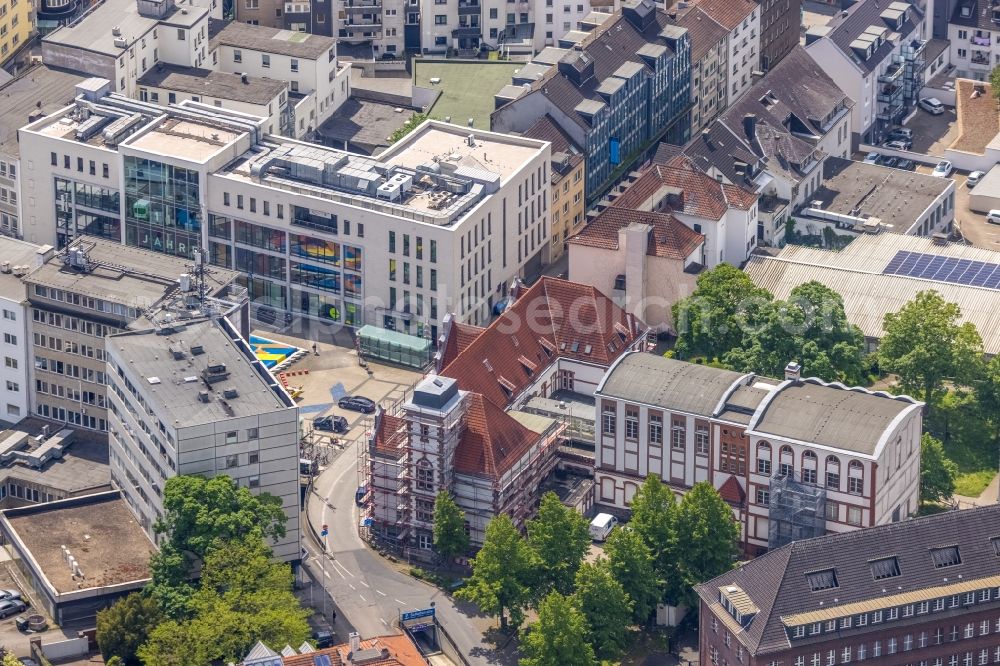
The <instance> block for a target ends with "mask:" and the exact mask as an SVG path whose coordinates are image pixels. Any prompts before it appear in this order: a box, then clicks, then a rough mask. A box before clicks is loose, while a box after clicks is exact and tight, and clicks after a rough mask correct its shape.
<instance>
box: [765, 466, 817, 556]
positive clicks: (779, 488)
mask: <svg viewBox="0 0 1000 666" xmlns="http://www.w3.org/2000/svg"><path fill="white" fill-rule="evenodd" d="M768 509H769V513H768V532H767V547H768V548H769V549H771V550H773V549H775V548H780V547H781V546H784V545H785V544H786V543H790V542H792V541H799V540H801V539H811V538H812V537H818V536H822V535H823V534H825V533H826V491H825V490H823V489H822V488H821V487H819V486H817V485H816V484H813V483H802V482H800V481H796V480H795V479H794V478H793V477H792V476H791V475H790V474H778V475H775V476H773V477H772V478H771V499H770V503H769V505H768Z"/></svg>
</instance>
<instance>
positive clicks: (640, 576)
mask: <svg viewBox="0 0 1000 666" xmlns="http://www.w3.org/2000/svg"><path fill="white" fill-rule="evenodd" d="M604 554H605V555H607V556H608V567H609V568H610V569H611V573H612V575H614V577H615V580H617V581H618V582H619V583H621V586H622V588H623V589H624V590H625V593H626V594H628V596H629V599H630V600H631V601H632V619H633V620H635V622H637V623H638V624H645V623H646V622H647V621H649V617H650V615H652V614H653V611H654V610H655V609H656V604H658V603H659V602H660V600H661V599H662V598H663V590H662V589H661V581H659V580H657V578H656V572H655V571H654V570H653V556H652V555H651V554H650V553H649V548H647V547H646V544H645V543H643V541H642V537H640V536H639V534H638V533H637V532H636V531H635V530H634V529H628V530H624V529H617V530H612V532H611V534H610V536H608V540H607V541H605V542H604Z"/></svg>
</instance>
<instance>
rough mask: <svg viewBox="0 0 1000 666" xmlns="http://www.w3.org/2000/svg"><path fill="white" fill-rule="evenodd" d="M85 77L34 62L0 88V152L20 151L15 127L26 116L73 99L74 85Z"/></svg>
mask: <svg viewBox="0 0 1000 666" xmlns="http://www.w3.org/2000/svg"><path fill="white" fill-rule="evenodd" d="M86 78H87V76H86V75H83V74H76V73H73V72H67V71H65V70H62V69H55V68H53V67H49V66H47V65H36V66H34V67H31V68H29V69H27V70H25V71H23V72H22V73H21V74H20V75H19V76H18V77H17V78H15V79H13V80H11V81H9V82H7V83H6V84H5V85H4V86H3V87H0V152H3V153H4V154H6V155H14V156H17V155H19V154H20V144H19V143H18V141H17V130H18V129H20V128H21V127H23V126H24V125H25V124H27V122H28V116H30V115H31V114H33V113H36V112H40V113H42V114H44V115H51V114H53V113H55V112H56V111H58V110H59V109H62V108H64V107H66V106H68V105H69V104H71V103H72V102H73V98H74V97H76V84H78V83H80V82H81V81H83V80H84V79H86Z"/></svg>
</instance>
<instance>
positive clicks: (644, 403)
mask: <svg viewBox="0 0 1000 666" xmlns="http://www.w3.org/2000/svg"><path fill="white" fill-rule="evenodd" d="M595 399H596V402H597V404H596V418H597V419H598V421H599V423H600V427H599V432H598V435H597V458H596V461H595V484H596V492H597V498H596V501H597V503H598V504H600V505H603V506H605V507H607V508H609V509H611V510H613V511H617V512H627V511H628V504H629V502H630V501H631V499H632V497H633V496H634V494H635V491H636V490H637V489H638V487H639V486H640V485H641V484H642V482H643V480H644V479H645V478H646V476H647V475H650V474H657V475H659V476H660V478H661V479H662V480H663V482H664V483H665V484H667V485H668V486H669V487H670V488H671V489H672V490H673V491H674V492H675V493H677V494H678V495H680V494H682V493H684V492H686V491H687V490H688V489H690V488H691V486H693V485H694V484H695V483H698V482H701V481H707V482H709V483H711V484H712V485H713V486H714V487H715V488H716V489H718V490H719V492H720V494H721V495H722V497H723V499H725V500H726V501H727V502H728V503H729V504H730V505H731V506H732V507H733V511H734V514H735V515H736V517H737V519H738V520H739V522H740V524H741V527H742V531H743V546H744V549H745V550H746V551H747V552H750V553H758V552H761V551H762V550H764V549H766V548H775V547H778V546H780V545H783V544H784V543H787V542H788V541H791V540H798V539H803V538H808V537H810V536H820V535H823V534H826V533H827V532H846V531H850V530H854V529H859V528H862V527H871V526H874V525H882V524H885V523H889V522H898V521H900V520H905V519H906V518H907V517H908V516H911V515H913V514H914V513H915V512H916V510H917V508H918V505H919V498H918V494H919V487H920V436H921V418H922V417H921V409H922V406H923V404H922V403H920V402H917V401H916V400H913V399H912V398H909V397H906V396H894V395H890V394H888V393H884V392H879V391H876V392H872V391H868V390H865V389H861V388H846V387H844V386H843V385H840V384H827V383H824V382H822V381H820V380H818V379H815V378H810V379H802V378H800V377H799V376H798V366H797V365H795V364H790V365H789V368H788V370H786V378H785V380H784V381H779V380H775V379H769V378H767V377H760V376H757V375H754V374H740V373H737V372H732V371H730V370H720V369H717V368H710V367H707V366H704V365H698V364H692V363H684V362H681V361H675V360H672V359H667V358H664V357H662V356H657V355H652V354H642V353H633V354H628V355H626V356H623V357H622V358H621V359H619V360H618V361H617V362H616V363H615V364H614V365H612V366H611V368H610V369H609V370H608V372H607V374H606V375H605V376H604V379H603V380H602V381H601V383H600V385H599V386H598V387H597V391H596V393H595Z"/></svg>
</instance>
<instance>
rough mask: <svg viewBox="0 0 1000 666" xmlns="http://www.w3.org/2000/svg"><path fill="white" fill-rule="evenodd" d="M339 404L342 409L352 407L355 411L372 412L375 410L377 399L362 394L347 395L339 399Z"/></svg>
mask: <svg viewBox="0 0 1000 666" xmlns="http://www.w3.org/2000/svg"><path fill="white" fill-rule="evenodd" d="M337 406H338V407H340V408H341V409H350V410H351V411H353V412H364V413H365V414H371V413H373V412H374V411H375V401H374V400H372V399H371V398H366V397H364V396H362V395H345V396H344V397H343V398H341V399H340V400H338V401H337Z"/></svg>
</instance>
